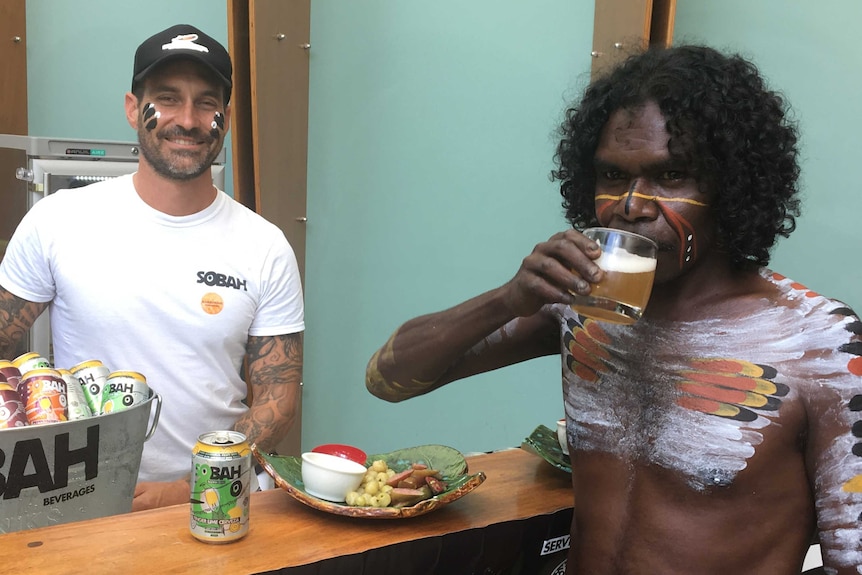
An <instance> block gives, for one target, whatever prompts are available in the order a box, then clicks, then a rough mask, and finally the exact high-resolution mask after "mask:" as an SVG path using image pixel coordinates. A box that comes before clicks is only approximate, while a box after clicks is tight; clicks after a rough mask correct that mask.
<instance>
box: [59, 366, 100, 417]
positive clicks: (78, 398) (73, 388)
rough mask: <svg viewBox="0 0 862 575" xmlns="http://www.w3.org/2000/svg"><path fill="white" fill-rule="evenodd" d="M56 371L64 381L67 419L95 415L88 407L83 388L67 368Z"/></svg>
mask: <svg viewBox="0 0 862 575" xmlns="http://www.w3.org/2000/svg"><path fill="white" fill-rule="evenodd" d="M57 373H59V374H60V377H62V378H63V381H65V382H66V417H68V418H69V421H77V420H79V419H86V418H88V417H92V416H93V415H97V414H94V413H93V410H91V409H90V405H89V404H88V403H87V396H86V394H85V393H84V388H83V387H82V386H81V384H80V382H78V380H77V379H76V378H75V376H74V375H72V372H71V371H69V370H68V369H58V370H57Z"/></svg>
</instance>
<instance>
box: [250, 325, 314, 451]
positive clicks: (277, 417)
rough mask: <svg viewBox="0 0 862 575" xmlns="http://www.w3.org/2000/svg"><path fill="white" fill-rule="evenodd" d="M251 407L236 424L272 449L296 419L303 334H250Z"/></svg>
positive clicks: (251, 440) (251, 437)
mask: <svg viewBox="0 0 862 575" xmlns="http://www.w3.org/2000/svg"><path fill="white" fill-rule="evenodd" d="M247 358H248V366H249V369H248V377H249V383H250V384H251V390H252V398H251V409H250V410H249V411H248V413H247V414H246V415H244V416H243V417H242V418H241V419H240V420H239V421H238V422H237V425H236V428H237V431H240V432H242V433H244V434H245V435H246V436H247V437H248V439H249V441H250V442H254V443H257V444H258V446H260V447H261V449H263V450H264V451H272V450H273V449H275V446H276V445H277V444H278V442H279V441H281V439H282V438H284V436H285V435H286V434H287V432H288V431H290V428H291V427H292V426H293V422H294V421H295V419H296V409H297V406H298V405H299V402H300V383H301V381H302V334H301V333H295V334H287V335H278V336H272V337H250V338H249V340H248V348H247Z"/></svg>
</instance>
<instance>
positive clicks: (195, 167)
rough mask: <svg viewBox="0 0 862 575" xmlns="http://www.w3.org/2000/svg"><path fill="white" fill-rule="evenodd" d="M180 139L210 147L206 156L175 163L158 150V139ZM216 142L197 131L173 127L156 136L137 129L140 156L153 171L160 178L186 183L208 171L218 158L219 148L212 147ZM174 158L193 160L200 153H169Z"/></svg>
mask: <svg viewBox="0 0 862 575" xmlns="http://www.w3.org/2000/svg"><path fill="white" fill-rule="evenodd" d="M166 136H167V137H182V138H189V139H193V140H198V141H203V142H206V143H207V144H209V145H210V146H212V147H211V148H210V150H209V151H208V152H207V153H206V156H205V157H204V158H203V159H201V160H199V161H195V162H176V161H174V160H173V159H172V158H171V157H170V156H169V155H167V154H164V153H162V150H160V149H159V145H158V144H159V139H164V138H165V137H166ZM216 141H217V140H216V139H215V138H213V137H212V136H210V135H209V134H202V132H200V131H199V130H197V129H195V130H184V129H182V128H180V127H174V128H172V129H170V130H169V131H167V132H165V133H163V134H161V137H160V136H157V135H155V134H153V133H152V132H148V131H147V130H146V129H145V128H143V127H139V128H138V143H139V144H140V149H141V154H143V156H144V158H145V159H146V160H147V162H148V163H149V164H150V165H151V166H152V167H153V170H154V171H155V172H156V173H157V174H159V175H160V176H162V177H164V178H167V179H169V180H177V181H188V180H193V179H195V178H197V177H198V176H200V175H201V174H203V173H204V172H206V171H207V170H209V169H210V166H212V164H213V162H214V161H215V159H216V157H218V154H219V151H221V147H220V146H218V145H213V143H214V142H216ZM171 153H172V154H174V155H176V156H183V157H185V158H189V159H194V158H195V157H196V156H198V154H199V153H200V152H197V151H195V152H188V153H183V152H181V151H179V152H178V151H174V152H171Z"/></svg>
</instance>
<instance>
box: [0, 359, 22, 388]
mask: <svg viewBox="0 0 862 575" xmlns="http://www.w3.org/2000/svg"><path fill="white" fill-rule="evenodd" d="M0 381H5V382H6V383H8V384H9V385H10V386H12V389H14V390H16V391H17V390H18V384H19V383H21V370H20V369H18V368H17V367H15V365H14V364H13V363H12V362H11V361H9V360H6V359H0Z"/></svg>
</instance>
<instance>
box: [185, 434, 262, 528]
mask: <svg viewBox="0 0 862 575" xmlns="http://www.w3.org/2000/svg"><path fill="white" fill-rule="evenodd" d="M252 473H253V469H252V465H251V448H250V447H249V444H248V441H247V440H246V437H245V435H243V434H242V433H239V432H237V431H210V432H207V433H204V434H202V435H201V436H200V437H198V442H197V443H196V444H195V447H194V449H193V450H192V476H191V497H190V503H191V523H190V526H189V527H190V529H191V533H192V535H193V536H194V537H195V538H196V539H198V540H200V541H206V542H208V543H231V542H233V541H238V540H239V539H242V538H243V537H245V536H246V535H247V534H248V511H249V500H250V498H251V475H252Z"/></svg>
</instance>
